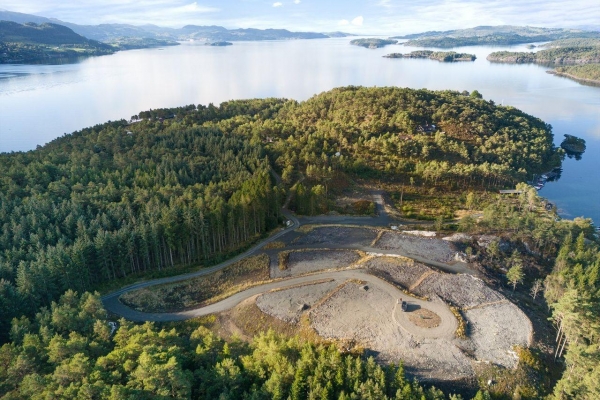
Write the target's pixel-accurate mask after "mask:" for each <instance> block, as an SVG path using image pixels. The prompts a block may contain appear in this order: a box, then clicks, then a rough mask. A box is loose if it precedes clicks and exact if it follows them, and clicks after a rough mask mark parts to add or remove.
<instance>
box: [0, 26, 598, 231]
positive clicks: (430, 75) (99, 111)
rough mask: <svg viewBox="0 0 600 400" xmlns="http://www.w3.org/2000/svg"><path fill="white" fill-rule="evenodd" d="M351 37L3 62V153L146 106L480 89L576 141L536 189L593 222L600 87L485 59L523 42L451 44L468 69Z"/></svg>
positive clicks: (564, 209)
mask: <svg viewBox="0 0 600 400" xmlns="http://www.w3.org/2000/svg"><path fill="white" fill-rule="evenodd" d="M349 41H350V39H348V38H339V39H322V40H295V41H271V42H236V43H235V44H234V45H233V46H228V47H211V46H203V45H202V44H199V43H194V42H187V43H183V44H182V45H181V46H176V47H168V48H164V49H146V50H134V51H126V52H120V53H117V54H114V55H111V56H103V57H94V58H88V59H85V60H83V61H81V62H79V63H76V64H66V65H0V152H9V151H27V150H31V149H34V148H35V147H36V146H38V145H43V144H45V143H47V142H49V141H51V140H53V139H54V138H56V137H59V136H61V135H63V134H65V133H70V132H73V131H75V130H78V129H81V128H84V127H87V126H92V125H95V124H99V123H103V122H106V121H108V120H117V119H122V118H124V119H129V118H130V117H131V116H132V115H135V114H137V113H138V112H140V111H143V110H148V109H151V108H162V107H177V106H182V105H186V104H205V105H206V104H208V103H211V102H212V103H214V104H219V103H220V102H223V101H227V100H231V99H245V98H256V97H259V98H264V97H285V98H293V99H296V100H305V99H307V98H309V97H311V96H313V95H315V94H317V93H320V92H322V91H326V90H329V89H332V88H334V87H337V86H345V85H362V86H400V87H410V88H427V89H432V90H442V89H452V90H459V91H462V90H468V91H472V90H475V89H476V90H478V91H479V92H481V93H482V94H483V96H484V98H486V99H491V100H494V101H495V102H496V103H497V104H503V105H510V106H514V107H517V108H519V109H521V110H523V111H525V112H527V113H529V114H532V115H534V116H536V117H539V118H541V119H542V120H544V121H546V122H548V123H550V124H552V126H553V127H554V129H553V131H554V135H555V141H556V143H557V144H559V143H560V142H561V141H562V139H563V135H564V134H572V135H576V136H579V137H582V138H584V139H585V140H586V142H587V151H586V153H585V154H584V155H583V157H582V159H581V160H575V159H566V160H565V162H564V164H563V172H562V176H561V178H560V179H559V180H558V181H556V182H549V183H548V184H546V186H545V187H544V188H543V189H542V190H541V194H542V195H543V196H544V197H547V198H548V199H550V200H551V201H552V202H554V203H556V204H557V206H558V207H559V210H560V213H561V215H563V216H564V217H568V218H573V217H576V216H586V217H591V218H592V219H594V220H595V221H597V222H598V221H600V88H598V87H592V86H585V85H581V84H579V83H577V82H574V81H572V80H569V79H566V78H561V77H556V76H553V75H550V74H548V73H546V70H547V69H548V68H546V67H543V66H538V65H508V64H493V63H490V62H488V61H487V60H486V59H485V57H486V56H487V55H488V54H489V53H491V52H492V51H498V50H511V51H527V49H526V48H525V46H511V47H489V46H476V47H464V48H456V49H453V50H455V51H457V52H467V53H474V54H476V55H477V60H476V61H475V62H460V63H453V64H449V63H439V62H437V61H432V60H422V59H387V58H383V57H382V56H383V55H385V54H388V53H391V52H401V53H408V52H410V51H413V50H417V49H418V48H408V47H404V46H400V45H393V46H387V47H385V48H381V49H374V50H371V49H364V48H362V47H356V46H351V45H349Z"/></svg>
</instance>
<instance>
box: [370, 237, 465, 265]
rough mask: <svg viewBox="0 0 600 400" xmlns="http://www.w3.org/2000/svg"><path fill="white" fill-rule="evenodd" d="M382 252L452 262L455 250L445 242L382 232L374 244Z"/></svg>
mask: <svg viewBox="0 0 600 400" xmlns="http://www.w3.org/2000/svg"><path fill="white" fill-rule="evenodd" d="M375 248H377V249H382V250H398V251H400V252H401V253H402V254H406V255H408V256H411V255H412V256H417V257H423V258H427V259H429V260H434V261H439V262H450V261H452V260H454V256H455V254H456V250H455V249H454V247H453V246H452V244H451V243H449V242H448V241H447V240H441V239H433V238H424V237H419V236H413V235H406V234H402V233H396V232H384V233H383V235H382V236H381V238H380V239H379V240H378V241H377V243H376V244H375Z"/></svg>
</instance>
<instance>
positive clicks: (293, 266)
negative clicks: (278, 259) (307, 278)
mask: <svg viewBox="0 0 600 400" xmlns="http://www.w3.org/2000/svg"><path fill="white" fill-rule="evenodd" d="M360 257H361V256H360V254H358V253H357V252H356V251H354V250H304V251H293V252H291V253H290V255H289V259H288V263H287V269H285V270H283V271H281V270H280V269H279V264H278V263H274V262H273V261H272V262H271V277H272V278H284V277H290V276H297V275H302V274H306V273H309V272H315V271H322V270H326V269H332V268H342V267H348V266H350V265H352V264H353V263H355V262H356V261H358V260H359V259H360Z"/></svg>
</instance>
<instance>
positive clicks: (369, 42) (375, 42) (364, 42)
mask: <svg viewBox="0 0 600 400" xmlns="http://www.w3.org/2000/svg"><path fill="white" fill-rule="evenodd" d="M396 43H398V41H397V40H390V39H375V38H369V39H354V40H351V41H350V44H351V45H354V46H360V47H364V48H366V49H378V48H380V47H385V46H387V45H390V44H396Z"/></svg>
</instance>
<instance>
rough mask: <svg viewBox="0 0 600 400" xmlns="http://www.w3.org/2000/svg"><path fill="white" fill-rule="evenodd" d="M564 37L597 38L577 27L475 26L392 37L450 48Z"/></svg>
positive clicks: (420, 45)
mask: <svg viewBox="0 0 600 400" xmlns="http://www.w3.org/2000/svg"><path fill="white" fill-rule="evenodd" d="M568 38H600V32H594V31H585V30H580V29H562V28H538V27H530V26H514V25H500V26H477V27H475V28H468V29H457V30H450V31H429V32H423V33H417V34H411V35H404V36H394V37H392V39H409V40H408V41H407V42H405V43H404V45H405V46H414V47H438V48H451V47H459V46H480V45H488V46H490V45H491V46H509V45H515V44H522V43H535V42H547V41H551V40H557V39H568Z"/></svg>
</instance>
